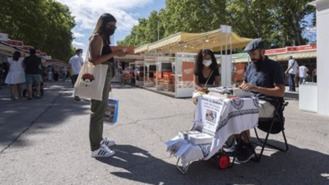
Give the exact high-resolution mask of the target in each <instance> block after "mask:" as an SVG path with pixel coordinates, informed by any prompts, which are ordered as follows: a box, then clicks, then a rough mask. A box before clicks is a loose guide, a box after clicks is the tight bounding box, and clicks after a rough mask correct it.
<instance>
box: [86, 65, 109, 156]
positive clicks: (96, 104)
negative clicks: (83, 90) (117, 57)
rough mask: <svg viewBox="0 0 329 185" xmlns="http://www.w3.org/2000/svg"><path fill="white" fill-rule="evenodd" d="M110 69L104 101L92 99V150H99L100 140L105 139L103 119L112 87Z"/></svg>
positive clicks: (90, 128) (90, 133)
mask: <svg viewBox="0 0 329 185" xmlns="http://www.w3.org/2000/svg"><path fill="white" fill-rule="evenodd" d="M109 73H110V72H109V71H108V74H107V77H106V80H105V85H104V89H103V99H102V101H98V100H92V101H91V115H90V126H89V139H90V147H91V151H94V150H97V149H98V148H99V147H100V142H101V141H102V139H103V119H104V114H105V109H106V107H107V103H108V98H109V91H110V88H111V84H110V83H111V74H109Z"/></svg>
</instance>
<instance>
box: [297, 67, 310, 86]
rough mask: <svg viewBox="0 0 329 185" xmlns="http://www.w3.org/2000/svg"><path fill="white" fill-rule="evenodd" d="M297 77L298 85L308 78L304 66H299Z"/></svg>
mask: <svg viewBox="0 0 329 185" xmlns="http://www.w3.org/2000/svg"><path fill="white" fill-rule="evenodd" d="M298 69H299V71H298V76H299V84H303V83H305V81H306V78H307V77H308V71H309V69H308V68H307V67H306V66H305V65H301V66H299V68H298Z"/></svg>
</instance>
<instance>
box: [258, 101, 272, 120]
mask: <svg viewBox="0 0 329 185" xmlns="http://www.w3.org/2000/svg"><path fill="white" fill-rule="evenodd" d="M258 105H259V117H260V118H273V113H274V110H275V107H274V106H273V105H272V104H271V103H270V102H268V101H265V100H259V102H258Z"/></svg>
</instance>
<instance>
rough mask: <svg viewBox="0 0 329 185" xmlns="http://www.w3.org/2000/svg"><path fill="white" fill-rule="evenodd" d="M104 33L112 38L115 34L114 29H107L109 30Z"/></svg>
mask: <svg viewBox="0 0 329 185" xmlns="http://www.w3.org/2000/svg"><path fill="white" fill-rule="evenodd" d="M106 32H107V34H108V35H110V36H112V35H113V34H114V32H115V28H109V29H107V30H106Z"/></svg>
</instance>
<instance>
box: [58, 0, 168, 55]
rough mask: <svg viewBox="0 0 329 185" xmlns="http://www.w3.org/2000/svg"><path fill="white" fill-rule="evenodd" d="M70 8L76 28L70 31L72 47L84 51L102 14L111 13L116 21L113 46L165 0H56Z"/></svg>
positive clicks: (163, 5)
mask: <svg viewBox="0 0 329 185" xmlns="http://www.w3.org/2000/svg"><path fill="white" fill-rule="evenodd" d="M57 1H58V2H61V3H63V4H65V5H67V6H68V7H69V8H70V11H71V13H72V16H74V17H75V22H76V26H75V27H74V29H73V30H72V32H73V35H74V38H75V39H74V40H73V43H72V44H73V46H74V47H76V48H82V49H84V51H86V49H87V46H88V38H89V36H90V34H91V33H92V31H93V29H94V27H95V25H96V22H97V19H98V18H99V16H100V15H101V14H103V13H111V14H112V15H114V17H116V19H117V29H116V32H115V34H114V36H113V38H112V42H113V43H114V44H115V43H116V42H117V41H120V40H123V39H124V38H125V37H126V36H128V35H129V34H130V31H131V29H132V27H133V26H134V25H136V24H138V19H139V18H147V17H148V16H149V15H150V13H151V12H152V11H153V10H155V11H158V10H160V9H161V8H164V7H165V0H57Z"/></svg>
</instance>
